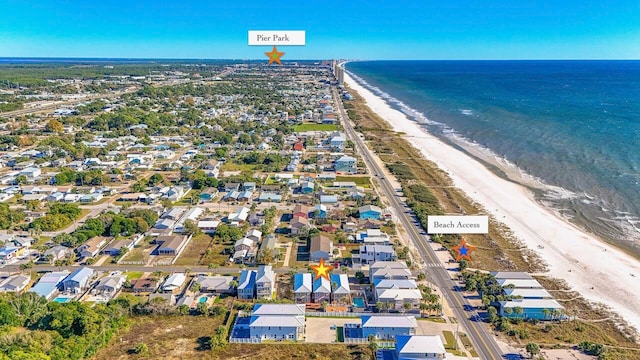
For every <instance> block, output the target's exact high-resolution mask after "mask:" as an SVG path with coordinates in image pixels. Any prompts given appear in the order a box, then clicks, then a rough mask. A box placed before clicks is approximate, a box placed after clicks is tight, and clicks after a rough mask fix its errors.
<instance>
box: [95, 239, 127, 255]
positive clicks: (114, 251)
mask: <svg viewBox="0 0 640 360" xmlns="http://www.w3.org/2000/svg"><path fill="white" fill-rule="evenodd" d="M132 248H133V241H132V240H113V241H111V242H110V243H109V244H108V245H107V246H105V247H104V249H102V253H103V254H107V255H111V256H118V255H119V254H120V251H122V249H128V250H131V249H132Z"/></svg>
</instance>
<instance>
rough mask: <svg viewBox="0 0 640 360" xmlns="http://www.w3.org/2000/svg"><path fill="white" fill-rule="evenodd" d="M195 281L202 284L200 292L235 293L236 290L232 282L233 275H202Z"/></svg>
mask: <svg viewBox="0 0 640 360" xmlns="http://www.w3.org/2000/svg"><path fill="white" fill-rule="evenodd" d="M194 281H195V282H196V283H198V284H200V292H203V293H205V292H206V293H215V294H233V292H234V287H233V286H232V284H231V282H232V281H233V276H220V275H216V276H205V275H200V276H198V277H196V278H195V279H194Z"/></svg>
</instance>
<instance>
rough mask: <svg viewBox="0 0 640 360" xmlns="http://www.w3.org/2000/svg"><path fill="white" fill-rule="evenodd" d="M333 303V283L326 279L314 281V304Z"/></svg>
mask: <svg viewBox="0 0 640 360" xmlns="http://www.w3.org/2000/svg"><path fill="white" fill-rule="evenodd" d="M323 301H327V302H329V301H331V282H330V281H329V280H327V279H326V278H324V277H322V276H321V277H319V278H317V279H314V280H313V302H314V303H316V304H317V303H321V302H323Z"/></svg>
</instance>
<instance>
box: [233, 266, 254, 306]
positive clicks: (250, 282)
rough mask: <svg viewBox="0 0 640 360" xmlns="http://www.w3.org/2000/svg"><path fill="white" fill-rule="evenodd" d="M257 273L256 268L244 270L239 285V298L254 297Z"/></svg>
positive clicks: (247, 298)
mask: <svg viewBox="0 0 640 360" xmlns="http://www.w3.org/2000/svg"><path fill="white" fill-rule="evenodd" d="M256 275H257V272H256V271H255V270H246V269H245V270H242V272H241V273H240V279H239V280H238V287H237V291H238V299H246V300H250V299H253V297H254V296H255V293H256Z"/></svg>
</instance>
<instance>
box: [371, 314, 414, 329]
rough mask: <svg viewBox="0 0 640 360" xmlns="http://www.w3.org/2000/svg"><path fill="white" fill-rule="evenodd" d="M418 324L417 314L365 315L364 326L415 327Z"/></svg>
mask: <svg viewBox="0 0 640 360" xmlns="http://www.w3.org/2000/svg"><path fill="white" fill-rule="evenodd" d="M417 326H418V322H417V321H416V318H415V316H375V315H363V316H362V327H378V328H381V327H394V328H399V327H408V328H415V327H417Z"/></svg>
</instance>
